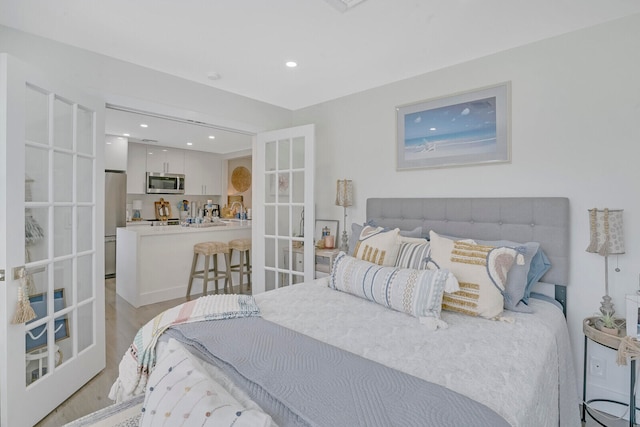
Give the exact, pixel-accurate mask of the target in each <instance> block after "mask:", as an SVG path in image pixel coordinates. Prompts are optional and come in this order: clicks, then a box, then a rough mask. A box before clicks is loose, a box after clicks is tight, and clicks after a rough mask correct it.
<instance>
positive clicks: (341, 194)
mask: <svg viewBox="0 0 640 427" xmlns="http://www.w3.org/2000/svg"><path fill="white" fill-rule="evenodd" d="M351 205H353V181H352V180H350V179H339V180H338V184H337V188H336V206H342V207H343V208H344V229H343V230H342V241H341V243H340V250H341V251H343V252H348V251H349V236H348V234H347V207H349V206H351Z"/></svg>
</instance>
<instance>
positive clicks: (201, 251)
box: [187, 242, 233, 297]
mask: <svg viewBox="0 0 640 427" xmlns="http://www.w3.org/2000/svg"><path fill="white" fill-rule="evenodd" d="M199 255H203V256H204V270H198V271H196V265H197V264H198V256H199ZM218 255H224V262H225V269H224V270H220V269H219V268H218ZM209 258H213V269H210V268H209V267H210V265H209ZM230 268H231V257H230V253H229V245H228V244H227V243H224V242H204V243H197V244H195V245H193V262H192V263H191V274H190V275H189V286H187V297H189V295H190V294H191V285H192V284H193V279H202V293H203V294H204V295H206V294H207V284H208V282H210V281H212V280H215V283H216V293H218V280H221V279H224V290H225V293H226V290H227V283H229V284H230V285H231V286H230V288H231V290H232V291H233V285H232V283H231V269H230ZM209 274H212V275H211V276H210V275H209Z"/></svg>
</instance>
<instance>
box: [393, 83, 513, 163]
mask: <svg viewBox="0 0 640 427" xmlns="http://www.w3.org/2000/svg"><path fill="white" fill-rule="evenodd" d="M510 122H511V82H505V83H500V84H498V85H495V86H489V87H485V88H481V89H476V90H472V91H468V92H463V93H458V94H455V95H451V96H446V97H441V98H435V99H431V100H426V101H422V102H418V103H413V104H407V105H402V106H399V107H396V126H397V138H396V146H397V147H396V148H397V150H396V152H397V163H396V168H397V170H406V169H416V168H441V167H449V166H464V165H477V164H483V163H508V162H511V123H510Z"/></svg>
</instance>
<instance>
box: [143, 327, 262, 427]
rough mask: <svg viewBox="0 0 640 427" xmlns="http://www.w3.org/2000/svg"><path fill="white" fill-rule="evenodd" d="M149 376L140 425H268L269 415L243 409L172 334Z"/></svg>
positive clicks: (245, 426) (240, 426)
mask: <svg viewBox="0 0 640 427" xmlns="http://www.w3.org/2000/svg"><path fill="white" fill-rule="evenodd" d="M160 357H161V358H160V360H158V362H157V363H156V366H155V368H154V370H153V371H152V372H151V375H150V376H149V381H148V382H147V389H146V393H145V398H144V404H143V405H142V417H141V419H140V427H147V426H149V427H154V426H159V425H171V426H185V427H187V426H199V427H200V426H202V425H205V423H207V424H206V425H212V426H221V427H222V426H224V427H226V426H229V427H230V426H233V427H268V426H270V425H271V417H270V416H269V415H268V414H266V413H264V412H262V411H259V410H256V409H246V408H244V407H243V406H242V405H240V403H239V402H238V401H237V400H236V399H234V398H233V396H231V394H229V393H228V392H227V391H226V390H225V389H224V387H222V385H220V384H219V383H217V382H216V381H214V380H213V379H212V378H211V377H210V376H209V375H208V374H207V373H206V371H205V369H204V367H203V366H202V365H201V364H200V362H199V361H198V360H197V359H196V358H195V357H194V356H193V355H192V354H191V353H189V352H188V351H187V350H185V349H184V347H182V346H181V345H180V344H179V343H178V342H177V341H176V340H174V339H173V338H171V339H169V343H168V345H167V348H166V351H164V352H163V353H162V355H161V356H160Z"/></svg>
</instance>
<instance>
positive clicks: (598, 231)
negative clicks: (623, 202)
mask: <svg viewBox="0 0 640 427" xmlns="http://www.w3.org/2000/svg"><path fill="white" fill-rule="evenodd" d="M622 212H623V210H622V209H595V208H594V209H589V230H590V234H591V240H590V242H589V247H587V252H592V253H598V254H600V255H602V256H607V255H617V254H623V253H624V236H623V233H622V231H623V230H622Z"/></svg>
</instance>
